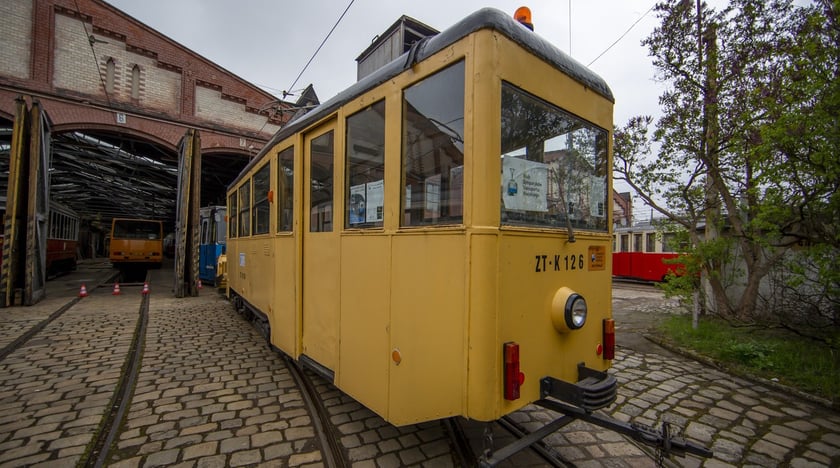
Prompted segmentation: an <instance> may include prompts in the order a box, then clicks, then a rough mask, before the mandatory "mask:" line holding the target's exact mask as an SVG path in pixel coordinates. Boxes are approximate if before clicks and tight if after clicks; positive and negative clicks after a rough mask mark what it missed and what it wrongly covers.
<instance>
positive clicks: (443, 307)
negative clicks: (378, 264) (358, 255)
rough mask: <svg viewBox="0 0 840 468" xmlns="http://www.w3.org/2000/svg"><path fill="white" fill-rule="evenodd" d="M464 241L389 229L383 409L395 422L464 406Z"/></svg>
mask: <svg viewBox="0 0 840 468" xmlns="http://www.w3.org/2000/svg"><path fill="white" fill-rule="evenodd" d="M465 245H466V242H465V241H464V234H463V233H453V234H438V233H434V234H433V233H422V234H419V235H408V234H406V235H401V236H395V237H394V246H393V254H392V255H393V257H392V258H393V263H392V265H391V266H392V268H393V273H392V279H393V283H392V287H391V290H392V292H391V320H390V328H391V344H390V346H391V350H392V353H391V362H390V363H389V368H390V373H389V387H390V398H389V411H388V416H389V417H388V420H389V421H391V422H392V423H393V424H396V425H403V424H411V423H415V422H420V421H427V420H430V419H438V418H445V417H449V416H455V415H460V414H462V413H463V411H462V407H463V400H462V399H463V395H464V386H465V383H466V373H467V366H466V364H467V360H466V352H467V345H466V332H465V327H466V318H467V317H466V303H465V298H466V284H465V283H466V282H465V279H466V269H465V268H466V266H465V265H466V260H465V259H467V258H468V256H467V252H466V248H465ZM394 353H396V355H394ZM395 358H397V359H395Z"/></svg>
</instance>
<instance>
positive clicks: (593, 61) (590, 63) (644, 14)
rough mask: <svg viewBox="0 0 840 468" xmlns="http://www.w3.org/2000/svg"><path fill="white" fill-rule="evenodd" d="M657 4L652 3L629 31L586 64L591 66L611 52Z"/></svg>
mask: <svg viewBox="0 0 840 468" xmlns="http://www.w3.org/2000/svg"><path fill="white" fill-rule="evenodd" d="M655 6H656V4H655V3H654V4H653V5H651V7H650V8H648V9H647V11H646V12H644V13H643V14H642V16H640V17H639V19H637V20H636V21H635V22H634V23H633V24H631V25H630V27H629V28H627V31H624V34H622V35H621V36H619V38H618V39H616V40H615V42H613V43H612V44H610V46H609V47H607V48H606V49H604V51H603V52H601V53H600V54H598V56H597V57H595V58H594V59H592V61H591V62H589V63H588V64H586V66H587V67H591V66H592V64H593V63H595V62H596V61H597V60H598V59H599V58H601V57H602V56H603V55H604V54H606V53H607V52H609V51H610V49H612V48H613V47H614V46H615V45H616V44H618V43H619V42H620V41H621V40H622V39H624V36H626V35H627V34H628V33H629V32H630V31H631V30H632V29H633V28H634V27H636V25H637V24H639V21H641V20H642V19H644V17H645V16H647V14H648V13H650V12H651V11H652V10H653V8H654V7H655Z"/></svg>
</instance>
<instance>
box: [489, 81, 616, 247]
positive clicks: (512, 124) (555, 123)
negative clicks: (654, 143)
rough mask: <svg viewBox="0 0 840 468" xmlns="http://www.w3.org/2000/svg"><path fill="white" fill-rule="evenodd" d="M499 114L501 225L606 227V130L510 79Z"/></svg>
mask: <svg viewBox="0 0 840 468" xmlns="http://www.w3.org/2000/svg"><path fill="white" fill-rule="evenodd" d="M501 117H502V122H501V123H502V125H501V128H502V135H501V137H502V138H501V140H502V148H501V150H502V151H501V153H502V154H501V157H502V164H501V167H502V174H501V176H502V186H501V192H502V197H501V198H502V208H501V219H502V224H505V225H517V226H534V227H553V228H561V229H562V228H566V227H568V226H573V227H575V228H581V229H592V230H598V231H606V230H607V213H606V209H605V207H606V206H607V188H608V187H607V185H608V178H607V167H608V165H607V163H608V161H607V136H608V134H607V132H606V131H605V130H603V129H601V128H598V127H596V126H594V125H592V124H590V123H589V122H586V121H584V120H582V119H580V118H578V117H575V116H574V115H572V114H569V113H568V112H565V111H563V110H562V109H560V108H558V107H556V106H554V105H552V104H550V103H548V102H545V101H543V100H542V99H540V98H537V97H536V96H533V95H531V94H529V93H527V92H525V91H523V90H521V89H519V88H516V87H514V86H513V85H511V84H509V83H502V109H501ZM622 250H625V249H622Z"/></svg>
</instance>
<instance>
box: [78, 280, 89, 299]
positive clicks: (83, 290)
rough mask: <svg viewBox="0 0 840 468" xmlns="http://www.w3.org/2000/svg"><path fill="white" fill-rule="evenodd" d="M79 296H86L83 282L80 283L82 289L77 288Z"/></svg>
mask: <svg viewBox="0 0 840 468" xmlns="http://www.w3.org/2000/svg"><path fill="white" fill-rule="evenodd" d="M79 297H87V288H86V287H85V284H84V283H82V289H79Z"/></svg>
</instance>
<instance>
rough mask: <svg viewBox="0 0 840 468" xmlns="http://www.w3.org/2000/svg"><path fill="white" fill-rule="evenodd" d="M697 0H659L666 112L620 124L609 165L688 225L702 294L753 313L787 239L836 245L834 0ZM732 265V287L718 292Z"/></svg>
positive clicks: (722, 307) (678, 284) (838, 164)
mask: <svg viewBox="0 0 840 468" xmlns="http://www.w3.org/2000/svg"><path fill="white" fill-rule="evenodd" d="M696 6H697V3H696V2H686V1H684V0H663V1H661V2H660V3H659V4H657V6H656V9H655V11H656V12H657V14H658V17H659V19H660V25H659V26H658V27H657V28H656V29H655V30H654V32H653V33H652V34H651V35H650V37H648V38H647V39H646V40H645V41H644V44H645V45H647V47H648V48H649V50H650V55H651V57H652V60H653V64H654V66H655V67H656V70H657V71H656V75H657V76H656V78H658V79H660V80H661V81H663V82H665V83H666V84H667V90H666V91H665V92H664V93H663V95H662V96H661V97H660V107H661V117H660V118H659V120H658V121H656V122H655V123H654V122H653V119H652V118H651V117H636V118H633V119H631V120H630V121H629V122H628V123H627V124H626V125H625V126H623V127H619V128H616V130H615V139H614V141H615V144H614V155H615V165H614V169H615V172H616V177H615V178H616V179H617V180H624V181H626V182H627V183H628V184H629V185H630V186H631V187H633V188H634V189H635V190H636V192H637V194H638V195H639V196H640V197H641V198H642V200H643V201H644V202H645V203H646V204H648V205H650V206H651V207H653V208H654V209H656V210H657V211H659V212H660V213H662V214H664V215H665V216H667V217H668V218H670V219H671V220H673V221H674V222H675V223H676V224H678V225H680V226H682V227H683V228H685V230H686V232H687V233H688V236H689V238H690V243H691V245H693V249H692V250H691V252H690V254H691V255H693V256H695V257H696V258H697V266H699V270H698V271H702V274H703V278H704V279H705V280H706V281H707V282H708V285H709V286H710V287H709V288H708V290H709V291H711V295H712V297H711V298H710V299H711V304H713V305H714V307H715V309H716V311H717V312H718V313H720V314H722V315H729V316H732V317H733V318H737V319H739V320H741V321H744V322H748V321H751V320H754V319H756V318H757V317H758V316H759V315H761V312H762V311H757V310H756V308H757V306H758V304H759V300H758V299H759V297H758V294H759V291H760V289H761V288H760V287H759V285H760V283H761V282H762V280H763V279H764V278H765V277H766V276H767V275H768V274H769V272H770V271H772V270H773V269H774V268H775V267H776V266H777V265H778V264H779V262H780V261H781V259H782V258H783V257H784V254H785V252H786V251H787V250H789V249H791V248H792V247H793V246H795V245H797V244H798V243H799V242H800V241H802V240H805V241H807V242H808V243H809V244H810V245H820V244H823V245H828V246H837V245H840V226H838V224H840V159H838V158H837V155H838V154H840V124H838V119H837V115H840V54H837V50H840V26H838V20H837V18H838V14H840V11H838V10H840V3H838V2H837V1H832V0H816V1H814V2H811V3H808V4H806V5H805V6H798V5H797V4H795V3H794V1H793V0H729V2H728V5H726V6H725V7H724V8H722V9H718V10H715V9H712V8H711V7H709V6H708V5H707V4H706V3H700V9H701V10H700V11H697V10H696ZM652 126H653V128H651V127H652ZM654 147H655V148H656V149H657V150H656V152H655V154H653V153H652V150H651V149H652V148H654ZM704 225H708V226H713V227H715V229H712V230H710V231H709V232H708V233H707V234H709V233H710V234H711V235H703V233H702V232H700V231H698V229H700V230H702V227H703V226H704ZM733 265H740V266H739V267H737V270H736V268H733ZM818 271H819V272H820V274H821V275H827V278H824V279H821V280H818V281H817V283H819V284H826V282H827V283H828V284H832V283H833V284H835V285H836V284H837V275H838V273H837V272H836V268H835V269H834V271H832V270H831V269H826V268H820V269H818ZM734 275H742V276H743V277H742V278H739V279H740V280H741V281H740V283H741V284H742V286H743V287H742V288H740V289H739V295H738V296H735V295H731V296H730V295H728V294H727V292H728V290H727V288H728V285H729V284H730V283H731V281H732V280H733V278H734ZM690 286H691V284H690V282H687V280H686V279H684V278H675V279H674V283H673V284H672V285H671V286H666V288H672V289H673V290H675V291H679V292H680V294H685V293H686V292H687V291H689V290H690ZM835 297H836V296H835ZM828 303H831V301H828ZM834 304H836V302H834ZM820 312H821V313H824V312H825V311H824V310H820Z"/></svg>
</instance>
